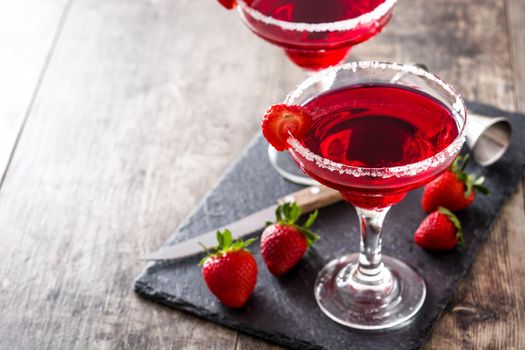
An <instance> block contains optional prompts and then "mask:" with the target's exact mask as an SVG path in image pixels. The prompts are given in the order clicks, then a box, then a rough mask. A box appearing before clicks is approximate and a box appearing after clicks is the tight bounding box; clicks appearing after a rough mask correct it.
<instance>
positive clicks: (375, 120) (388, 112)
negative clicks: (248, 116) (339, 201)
mask: <svg viewBox="0 0 525 350" xmlns="http://www.w3.org/2000/svg"><path fill="white" fill-rule="evenodd" d="M305 106H306V107H308V109H309V110H310V111H311V113H312V117H313V124H312V127H311V129H310V130H309V132H308V134H307V135H306V137H305V138H304V139H303V140H301V146H303V147H304V148H305V149H308V150H310V151H311V152H313V153H314V154H317V155H319V156H320V157H322V158H324V159H328V160H330V161H332V162H335V163H338V164H342V165H347V166H351V167H359V168H362V167H364V168H390V167H402V166H404V165H407V164H411V163H416V162H420V161H422V160H424V159H427V158H430V157H432V156H434V155H436V154H437V153H439V152H441V151H442V150H443V149H445V148H446V147H447V146H448V145H450V144H451V143H452V142H453V141H454V140H455V139H456V137H457V136H458V126H457V124H456V121H455V119H454V117H453V115H452V113H451V111H450V110H449V109H448V108H447V107H446V106H445V105H444V104H443V103H441V102H439V101H438V100H437V99H435V98H433V97H431V96H430V95H427V94H426V93H424V92H421V91H418V90H415V89H411V88H409V87H403V86H397V85H395V84H367V85H353V86H349V87H343V88H340V89H335V90H330V91H328V92H325V93H322V94H320V95H319V96H317V97H314V98H313V99H311V100H310V101H308V102H306V103H305ZM296 157H297V158H299V157H300V155H296ZM300 164H301V166H302V168H303V170H304V171H305V172H306V173H307V174H308V175H309V176H310V177H312V178H314V179H316V180H317V181H319V182H321V183H323V184H325V185H327V186H329V187H331V188H334V189H336V190H338V191H340V192H341V193H342V194H343V196H344V197H345V199H347V200H348V201H349V202H350V203H352V204H354V205H356V206H358V207H361V208H366V209H373V208H384V207H387V206H391V205H393V204H395V203H397V202H399V201H400V200H401V199H402V198H403V197H404V195H405V194H406V192H407V191H409V190H411V189H413V188H417V187H420V186H422V185H424V184H425V183H427V182H428V181H430V180H432V179H433V178H434V177H435V176H436V175H437V174H438V173H439V172H440V171H441V170H442V168H443V166H445V167H446V166H448V164H449V162H445V163H444V164H440V165H439V166H437V167H429V169H428V170H427V171H424V172H420V173H417V174H415V175H414V176H405V177H401V178H400V177H396V176H388V177H386V176H377V177H374V176H359V177H356V176H354V175H353V174H351V173H350V174H348V173H345V172H342V173H340V172H338V171H332V170H331V169H326V168H324V167H318V166H308V164H309V163H308V162H304V161H301V162H300Z"/></svg>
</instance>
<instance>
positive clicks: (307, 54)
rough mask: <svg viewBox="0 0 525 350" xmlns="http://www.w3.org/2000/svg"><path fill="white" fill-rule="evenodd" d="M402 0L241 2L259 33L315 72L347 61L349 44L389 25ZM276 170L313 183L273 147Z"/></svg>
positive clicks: (247, 20)
mask: <svg viewBox="0 0 525 350" xmlns="http://www.w3.org/2000/svg"><path fill="white" fill-rule="evenodd" d="M396 1H397V0H238V2H237V3H238V7H237V8H238V11H239V14H240V16H241V18H242V20H243V21H244V23H245V24H246V26H247V27H248V28H249V29H251V30H252V31H253V32H254V33H255V34H257V35H258V36H259V37H261V38H263V39H265V40H266V41H268V42H270V43H272V44H274V45H277V46H280V47H282V48H283V49H284V51H285V52H286V54H287V56H288V57H289V58H290V60H292V61H293V62H294V63H295V64H297V65H298V66H300V67H302V68H303V69H305V70H308V71H316V70H319V69H323V68H326V67H329V66H333V65H336V64H338V63H340V62H342V61H344V60H345V58H346V57H347V56H348V53H349V51H350V48H351V47H352V46H354V45H356V44H359V43H361V42H363V41H365V40H368V39H370V38H371V37H373V36H375V35H376V34H378V33H379V32H381V30H382V28H383V27H384V26H385V25H386V24H387V23H388V21H389V19H390V18H391V16H392V11H393V8H394V5H395V3H396ZM268 157H269V159H270V163H271V164H272V166H273V167H274V169H275V170H276V171H277V172H278V173H279V174H280V175H281V176H283V177H284V178H286V179H287V180H289V181H292V182H295V183H298V184H302V185H313V184H316V182H315V181H314V180H312V179H310V178H308V177H305V176H304V175H303V174H302V173H301V172H300V170H299V169H297V167H296V166H295V164H294V162H293V161H292V160H291V159H290V157H289V156H288V155H287V154H282V153H277V152H276V151H275V149H273V148H272V147H269V148H268Z"/></svg>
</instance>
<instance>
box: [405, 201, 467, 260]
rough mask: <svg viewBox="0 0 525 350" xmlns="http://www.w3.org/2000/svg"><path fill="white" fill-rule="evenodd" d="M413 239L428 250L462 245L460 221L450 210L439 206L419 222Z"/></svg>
mask: <svg viewBox="0 0 525 350" xmlns="http://www.w3.org/2000/svg"><path fill="white" fill-rule="evenodd" d="M414 241H415V242H416V244H418V245H420V246H422V247H423V248H425V249H429V250H449V249H452V248H454V247H455V246H456V245H458V244H459V245H463V231H462V229H461V223H460V221H459V219H458V218H457V216H456V215H454V214H453V213H452V212H451V211H450V210H448V209H446V208H443V207H439V209H438V210H437V211H435V212H433V213H432V214H430V215H428V216H427V217H426V218H425V219H424V220H423V221H422V222H421V224H420V225H419V227H418V228H417V230H416V233H415V234H414Z"/></svg>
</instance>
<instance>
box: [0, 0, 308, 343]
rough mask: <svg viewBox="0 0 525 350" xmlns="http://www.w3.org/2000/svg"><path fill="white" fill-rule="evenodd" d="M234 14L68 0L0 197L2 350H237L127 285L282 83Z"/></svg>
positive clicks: (230, 336) (197, 5)
mask: <svg viewBox="0 0 525 350" xmlns="http://www.w3.org/2000/svg"><path fill="white" fill-rule="evenodd" d="M236 16H237V14H236V13H235V12H226V11H224V10H223V9H222V8H221V7H220V5H218V4H217V3H216V2H215V1H162V0H161V1H127V0H114V1H109V2H108V1H105V0H77V1H75V3H74V4H73V6H72V7H71V11H70V13H69V17H68V20H67V22H66V24H65V26H64V29H63V32H62V35H61V37H60V40H59V42H58V44H57V47H56V50H55V52H54V55H53V58H52V60H51V64H50V66H49V68H48V72H47V74H46V76H45V78H44V79H43V81H42V86H41V89H40V91H39V94H38V96H37V97H36V100H35V103H34V107H33V109H32V112H31V114H30V116H29V119H28V122H27V124H26V126H25V130H24V133H23V135H22V137H21V139H20V142H19V145H18V148H17V152H16V154H15V155H14V158H13V160H12V163H11V166H10V169H9V172H8V174H7V176H6V178H5V181H4V184H3V187H2V191H1V193H0V227H2V230H0V239H1V241H2V244H1V245H0V256H2V264H0V276H1V278H0V289H1V293H0V310H2V321H1V322H0V334H2V337H0V348H6V349H9V348H20V349H31V348H40V347H45V348H49V349H85V348H97V349H99V348H108V349H113V348H136V349H146V348H150V349H159V348H162V349H196V348H198V349H211V348H214V349H232V348H234V347H235V343H236V341H237V334H236V332H234V331H232V330H228V329H225V328H222V327H220V326H217V325H214V324H212V323H209V322H205V321H202V320H200V319H197V318H195V317H192V316H188V315H186V314H184V313H181V312H176V311H173V310H170V309H167V308H165V307H162V306H159V305H157V304H154V303H150V302H146V301H143V300H141V299H139V298H138V297H136V296H135V295H134V293H133V292H132V290H131V285H132V281H133V278H134V277H135V276H137V275H138V274H139V273H140V272H141V270H142V269H143V268H144V263H143V262H141V261H139V257H140V256H142V255H143V254H145V253H146V252H148V251H151V250H153V249H156V248H157V247H158V246H159V245H160V244H161V242H162V241H164V240H165V239H166V238H167V237H168V236H169V235H170V231H172V230H174V229H175V228H176V227H177V225H178V224H179V223H180V221H181V219H182V218H183V217H185V216H186V215H187V213H188V212H189V211H190V210H191V209H192V208H193V207H194V205H195V204H196V202H197V201H198V200H199V199H200V198H201V197H202V196H203V194H204V193H205V192H206V191H207V190H208V189H209V188H210V186H212V185H213V183H214V182H215V181H216V180H217V179H218V178H219V177H220V175H221V173H222V172H223V171H224V169H225V167H226V166H227V165H228V164H229V163H230V162H231V161H232V160H233V159H234V158H235V157H237V156H238V154H239V151H240V150H241V149H242V148H243V147H244V146H245V145H246V144H247V143H248V142H249V140H251V138H252V137H253V134H254V133H255V132H256V131H257V130H258V128H259V124H260V113H261V112H262V111H264V110H265V109H266V107H267V106H268V105H269V104H270V103H271V102H273V101H274V100H276V94H278V92H277V91H276V90H275V86H276V85H279V84H283V81H282V80H281V79H280V78H278V77H277V76H276V75H275V71H276V67H277V66H278V65H280V64H281V62H282V61H281V59H280V55H276V53H277V50H276V49H274V48H273V47H271V46H269V45H267V44H265V43H263V42H262V41H260V40H256V39H254V37H253V35H252V34H250V33H249V32H248V31H247V30H246V29H245V28H244V27H243V25H242V24H241V23H240V21H239V19H238V18H237V17H236ZM277 57H279V58H277ZM297 74H299V75H301V74H302V73H301V72H300V71H298V70H297ZM290 76H291V77H292V78H293V76H294V75H293V74H291V75H290ZM290 87H291V86H286V87H285V89H286V90H288V89H289V88H290ZM195 269H196V276H198V267H197V266H196V267H195ZM196 278H198V277H196Z"/></svg>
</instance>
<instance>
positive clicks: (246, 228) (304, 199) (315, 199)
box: [142, 185, 342, 261]
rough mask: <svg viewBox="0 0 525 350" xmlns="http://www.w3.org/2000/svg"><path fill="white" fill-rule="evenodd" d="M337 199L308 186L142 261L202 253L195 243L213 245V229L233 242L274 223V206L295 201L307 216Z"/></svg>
mask: <svg viewBox="0 0 525 350" xmlns="http://www.w3.org/2000/svg"><path fill="white" fill-rule="evenodd" d="M341 199H342V197H341V194H340V193H339V192H338V191H335V190H332V189H330V188H328V187H325V186H322V185H319V186H311V187H308V188H305V189H302V190H300V191H297V192H294V193H291V194H289V195H287V196H285V197H282V198H280V199H278V200H277V203H276V204H274V205H271V206H269V207H267V208H264V209H262V210H259V211H257V212H255V213H253V214H250V215H248V216H246V217H244V218H241V219H239V220H237V221H234V222H231V223H229V224H227V225H224V226H221V227H217V228H214V229H213V230H209V231H207V232H204V233H202V234H200V235H198V236H196V237H194V238H191V239H188V240H186V241H184V242H181V243H178V244H174V245H172V246H168V247H164V248H161V249H159V250H157V251H155V252H153V253H150V254H148V255H146V256H144V257H143V258H142V260H148V261H151V260H174V259H180V258H184V257H187V256H191V255H194V254H196V253H200V252H202V247H201V246H200V245H199V243H202V244H204V245H205V246H207V247H212V246H215V245H217V240H216V233H217V230H222V229H225V228H228V229H229V230H230V231H232V236H233V238H234V239H238V238H241V237H244V236H246V235H249V234H251V233H254V232H256V231H258V230H260V229H262V228H263V227H264V225H265V223H266V222H267V221H273V220H275V209H276V208H277V205H279V204H281V203H284V202H296V203H297V204H298V205H299V206H300V207H301V211H302V212H303V213H308V212H311V211H313V210H316V209H320V208H323V207H325V206H328V205H330V204H334V203H336V202H338V201H340V200H341Z"/></svg>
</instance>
